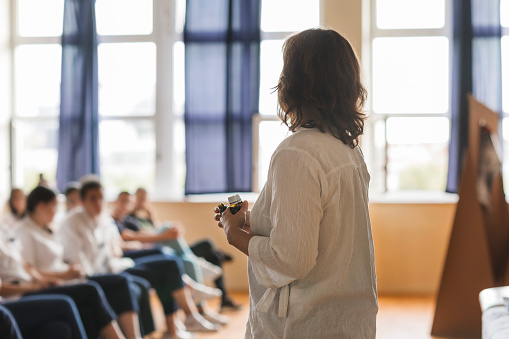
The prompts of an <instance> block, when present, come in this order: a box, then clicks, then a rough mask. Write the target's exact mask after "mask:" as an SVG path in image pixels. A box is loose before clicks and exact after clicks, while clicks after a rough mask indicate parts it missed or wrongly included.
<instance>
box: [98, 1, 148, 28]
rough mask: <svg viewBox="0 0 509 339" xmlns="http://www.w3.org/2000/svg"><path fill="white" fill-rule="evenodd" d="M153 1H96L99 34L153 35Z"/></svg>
mask: <svg viewBox="0 0 509 339" xmlns="http://www.w3.org/2000/svg"><path fill="white" fill-rule="evenodd" d="M152 1H153V0H96V3H95V14H96V21H97V34H100V35H142V34H151V33H152V25H153V10H152Z"/></svg>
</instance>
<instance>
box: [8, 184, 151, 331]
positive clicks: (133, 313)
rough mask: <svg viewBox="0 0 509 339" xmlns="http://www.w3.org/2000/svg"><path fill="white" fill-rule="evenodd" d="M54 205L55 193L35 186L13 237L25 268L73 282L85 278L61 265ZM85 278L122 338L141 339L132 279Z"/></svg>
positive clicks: (112, 276)
mask: <svg viewBox="0 0 509 339" xmlns="http://www.w3.org/2000/svg"><path fill="white" fill-rule="evenodd" d="M56 206H57V200H56V194H55V192H54V191H53V190H51V189H49V188H47V187H43V186H39V187H36V188H35V189H34V190H32V192H30V194H29V195H28V197H27V215H26V217H25V218H24V219H23V220H22V221H20V222H19V223H18V224H17V227H16V232H15V234H16V238H17V239H19V241H20V243H21V244H22V245H23V247H22V250H21V254H22V256H23V259H24V261H25V263H26V265H27V267H28V269H30V270H33V271H34V272H35V273H36V274H38V275H40V276H42V277H44V278H45V279H48V280H49V281H56V282H60V281H69V282H70V283H73V280H74V279H77V278H81V277H84V274H83V273H82V271H81V268H80V267H79V266H78V265H67V264H66V263H64V260H63V253H64V249H63V246H62V244H61V243H60V241H59V239H57V237H56V234H55V233H54V231H53V229H52V228H51V223H52V221H53V218H54V216H55V212H56ZM88 279H90V280H93V281H95V282H97V283H98V284H99V285H100V286H101V288H102V289H103V290H104V293H105V295H106V298H107V299H108V302H109V304H110V305H111V307H112V308H113V310H114V311H115V313H116V314H117V316H118V323H119V325H120V327H121V328H122V330H123V332H124V333H125V335H126V336H127V337H128V338H140V337H141V331H140V326H139V319H138V314H137V313H138V311H139V307H138V300H137V297H139V296H140V295H139V294H140V291H139V290H138V289H139V287H138V286H137V285H136V284H135V283H134V282H133V281H132V279H131V277H129V276H123V275H116V274H103V275H97V276H90V277H88ZM146 311H148V312H150V310H146ZM152 327H153V326H152ZM150 330H152V328H150Z"/></svg>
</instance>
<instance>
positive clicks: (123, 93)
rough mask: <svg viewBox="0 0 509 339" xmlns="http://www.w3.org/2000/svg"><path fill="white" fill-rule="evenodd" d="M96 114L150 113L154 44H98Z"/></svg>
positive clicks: (151, 110) (151, 113)
mask: <svg viewBox="0 0 509 339" xmlns="http://www.w3.org/2000/svg"><path fill="white" fill-rule="evenodd" d="M98 54H99V114H101V115H115V116H119V115H153V114H154V112H155V93H156V92H155V90H156V46H155V44H154V43H151V42H142V43H111V44H100V45H99V48H98Z"/></svg>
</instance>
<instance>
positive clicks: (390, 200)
mask: <svg viewBox="0 0 509 339" xmlns="http://www.w3.org/2000/svg"><path fill="white" fill-rule="evenodd" d="M458 198H459V196H458V195H457V194H455V193H446V192H437V191H434V192H429V191H404V192H391V193H371V194H370V203H371V204H456V203H457V202H458Z"/></svg>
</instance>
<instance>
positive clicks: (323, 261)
mask: <svg viewBox="0 0 509 339" xmlns="http://www.w3.org/2000/svg"><path fill="white" fill-rule="evenodd" d="M368 184H369V174H368V171H367V169H366V165H365V163H364V159H363V156H362V153H361V151H360V149H359V147H355V148H353V149H352V148H351V147H349V146H347V145H345V144H343V142H341V141H340V140H338V139H336V138H334V137H333V136H332V135H331V134H330V133H322V132H320V131H319V130H318V129H315V128H312V129H305V128H302V127H301V128H299V129H298V130H297V132H296V133H294V134H293V135H291V136H289V137H288V138H286V139H285V140H284V141H283V142H282V143H281V144H280V145H279V147H278V148H277V149H276V151H275V152H274V154H273V156H272V159H271V163H270V169H269V177H268V179H267V183H266V184H265V187H264V188H263V190H262V192H261V193H260V196H259V198H258V200H257V201H256V203H255V205H254V206H253V209H252V211H251V219H250V224H251V234H252V235H255V237H254V238H252V239H251V240H250V242H249V261H248V275H249V287H250V313H249V320H248V323H247V329H246V338H263V339H269V338H274V339H276V338H277V339H282V338H287V339H296V338H320V339H325V338H334V339H339V338H363V339H364V338H375V333H376V314H377V312H378V301H377V287H376V274H375V262H374V248H373V239H372V235H371V224H370V220H369V212H368Z"/></svg>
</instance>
